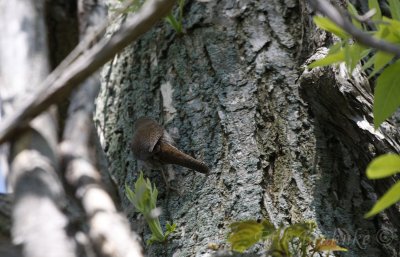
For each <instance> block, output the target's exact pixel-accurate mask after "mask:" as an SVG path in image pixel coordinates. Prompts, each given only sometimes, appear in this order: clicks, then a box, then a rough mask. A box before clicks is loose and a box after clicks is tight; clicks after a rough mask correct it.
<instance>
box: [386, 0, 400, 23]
mask: <svg viewBox="0 0 400 257" xmlns="http://www.w3.org/2000/svg"><path fill="white" fill-rule="evenodd" d="M388 2H389V9H390V14H391V15H392V18H393V19H395V20H400V2H399V0H388Z"/></svg>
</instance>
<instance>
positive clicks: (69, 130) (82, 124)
mask: <svg viewBox="0 0 400 257" xmlns="http://www.w3.org/2000/svg"><path fill="white" fill-rule="evenodd" d="M79 6H80V9H79V13H80V16H79V20H80V22H79V23H80V33H81V38H85V34H89V33H90V31H92V30H96V29H95V28H96V27H98V25H97V24H99V23H100V22H101V19H104V17H101V16H100V17H99V15H98V9H100V8H101V7H100V6H99V5H98V4H97V3H91V0H80V1H79ZM85 7H86V8H85ZM98 77H99V76H98V73H97V72H96V73H94V74H93V75H92V76H91V77H90V78H89V79H86V80H85V82H84V83H83V84H82V86H81V87H80V88H79V89H77V90H76V91H74V93H73V95H72V98H71V103H70V106H69V111H68V118H67V121H66V126H65V129H64V136H63V139H64V140H63V142H62V144H61V147H60V148H61V153H62V154H63V159H64V165H65V167H66V170H65V177H66V181H67V183H68V184H69V185H70V186H72V188H73V189H74V191H75V195H76V196H77V198H78V199H79V200H81V204H82V207H83V209H84V210H85V213H86V216H87V219H88V221H89V238H90V239H91V242H92V243H93V246H94V248H95V250H96V252H98V253H100V255H101V256H110V257H141V256H143V253H142V247H141V245H140V243H139V242H138V241H137V240H136V237H134V236H133V233H132V232H131V231H130V225H129V222H128V220H127V219H126V217H124V216H122V215H120V214H118V212H117V210H116V207H115V205H114V203H113V201H112V199H111V197H110V196H109V195H108V193H107V192H106V190H105V188H104V186H103V185H102V183H101V175H100V173H99V171H98V170H97V169H96V167H95V163H96V161H95V157H94V156H95V155H94V154H93V153H94V152H95V150H94V149H93V147H92V146H93V142H91V141H92V140H93V137H92V136H91V135H92V134H93V133H95V128H94V125H93V117H92V114H93V110H94V103H95V98H96V96H97V93H98V90H99V88H100V79H99V78H98Z"/></svg>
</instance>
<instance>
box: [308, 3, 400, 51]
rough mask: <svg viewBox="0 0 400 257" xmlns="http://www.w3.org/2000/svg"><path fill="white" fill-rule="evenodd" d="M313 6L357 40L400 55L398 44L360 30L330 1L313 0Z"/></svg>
mask: <svg viewBox="0 0 400 257" xmlns="http://www.w3.org/2000/svg"><path fill="white" fill-rule="evenodd" d="M310 3H311V5H312V7H313V8H314V9H316V10H317V11H318V12H320V13H322V14H323V15H325V16H326V17H328V18H329V19H331V20H332V21H333V22H334V23H335V24H336V25H337V26H339V27H340V28H342V29H343V30H344V31H346V32H347V33H348V34H350V35H351V36H352V37H353V38H354V40H355V41H357V42H359V43H361V44H363V45H366V46H369V47H372V48H375V49H378V50H381V51H384V52H387V53H392V54H395V55H396V56H400V47H399V46H397V45H394V44H392V43H389V42H386V41H384V40H379V39H377V38H374V37H372V36H370V35H369V34H367V33H365V32H363V31H361V30H359V29H358V28H356V27H355V26H354V25H353V24H352V23H351V22H350V21H349V20H348V19H346V18H345V17H344V15H342V14H341V13H340V12H339V11H338V9H336V8H335V7H334V6H333V5H331V4H330V3H329V2H328V1H326V0H311V1H310Z"/></svg>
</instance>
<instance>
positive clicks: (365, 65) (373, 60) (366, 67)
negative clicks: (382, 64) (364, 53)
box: [362, 55, 375, 70]
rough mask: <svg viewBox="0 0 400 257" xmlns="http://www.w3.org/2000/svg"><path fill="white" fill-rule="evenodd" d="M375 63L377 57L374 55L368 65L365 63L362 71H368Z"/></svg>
mask: <svg viewBox="0 0 400 257" xmlns="http://www.w3.org/2000/svg"><path fill="white" fill-rule="evenodd" d="M374 63H375V55H373V56H372V57H371V58H369V59H368V61H367V62H366V63H364V65H363V66H362V69H363V70H366V69H368V68H369V67H371V66H372V65H373V64H374Z"/></svg>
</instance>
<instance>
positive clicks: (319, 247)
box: [228, 220, 347, 257]
mask: <svg viewBox="0 0 400 257" xmlns="http://www.w3.org/2000/svg"><path fill="white" fill-rule="evenodd" d="M315 228H316V224H315V222H312V221H309V222H302V223H296V224H293V225H290V226H280V227H279V228H275V227H274V225H272V224H271V223H270V222H269V221H267V220H263V221H261V222H257V221H255V220H247V221H239V222H235V223H233V224H231V226H230V229H231V231H230V233H229V234H228V242H229V243H230V244H231V245H232V249H233V250H234V251H237V252H244V251H245V250H247V249H248V248H250V247H251V246H253V245H254V244H256V243H258V242H260V241H267V242H268V243H269V247H268V253H269V254H270V255H271V256H274V257H283V256H288V257H290V256H293V257H294V256H301V257H312V256H314V255H315V254H316V253H321V252H331V251H347V249H345V248H342V247H340V246H338V245H337V244H336V241H335V240H331V239H324V238H322V237H318V238H317V237H315V236H314V232H315Z"/></svg>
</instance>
